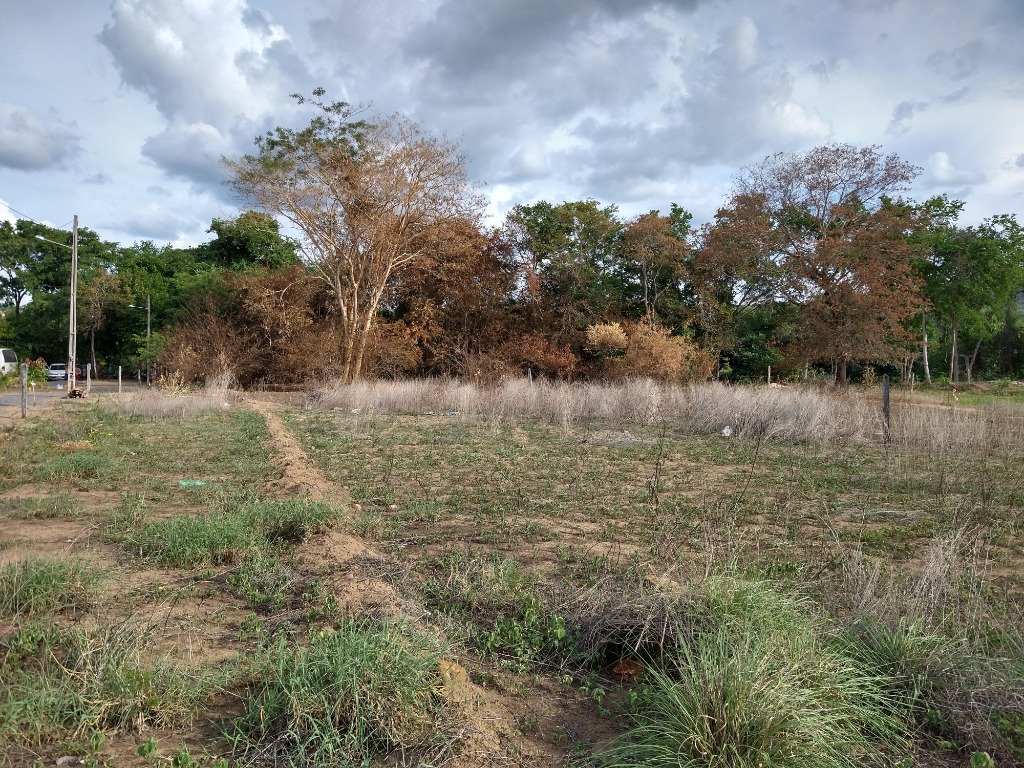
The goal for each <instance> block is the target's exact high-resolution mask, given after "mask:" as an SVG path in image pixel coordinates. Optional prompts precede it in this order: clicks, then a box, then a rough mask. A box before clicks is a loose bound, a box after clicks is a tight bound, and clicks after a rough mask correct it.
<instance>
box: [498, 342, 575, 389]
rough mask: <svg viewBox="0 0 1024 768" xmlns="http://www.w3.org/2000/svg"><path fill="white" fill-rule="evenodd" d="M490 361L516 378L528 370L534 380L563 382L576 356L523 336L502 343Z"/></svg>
mask: <svg viewBox="0 0 1024 768" xmlns="http://www.w3.org/2000/svg"><path fill="white" fill-rule="evenodd" d="M492 354H493V357H494V358H495V359H497V360H500V361H501V362H503V363H505V365H507V366H508V367H509V368H510V369H512V370H515V371H517V372H518V373H520V374H524V375H525V373H526V369H527V368H530V369H532V370H533V372H534V374H535V375H537V376H550V377H551V378H555V379H567V378H569V377H570V376H572V374H573V371H575V370H576V366H577V364H578V363H579V360H578V358H577V357H576V355H574V354H573V353H572V350H570V349H569V348H568V347H566V346H561V345H559V344H556V343H554V342H553V341H549V340H548V339H546V338H544V337H543V336H541V335H539V334H527V335H524V336H520V337H518V338H515V339H511V340H509V341H506V342H505V343H504V344H502V345H501V346H500V347H498V348H497V350H495V351H494V352H493V353H492Z"/></svg>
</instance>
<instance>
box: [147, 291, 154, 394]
mask: <svg viewBox="0 0 1024 768" xmlns="http://www.w3.org/2000/svg"><path fill="white" fill-rule="evenodd" d="M150 298H151V294H148V293H147V294H146V386H147V387H148V386H150V385H152V383H153V375H152V366H153V361H152V359H151V358H150V347H149V338H150Z"/></svg>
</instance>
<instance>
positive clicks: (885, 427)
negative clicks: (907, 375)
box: [882, 373, 890, 445]
mask: <svg viewBox="0 0 1024 768" xmlns="http://www.w3.org/2000/svg"><path fill="white" fill-rule="evenodd" d="M882 436H883V437H884V438H885V444H886V445H888V444H889V440H890V435H889V374H888V373H887V374H885V375H884V376H882Z"/></svg>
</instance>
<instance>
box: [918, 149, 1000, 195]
mask: <svg viewBox="0 0 1024 768" xmlns="http://www.w3.org/2000/svg"><path fill="white" fill-rule="evenodd" d="M983 181H985V174H984V173H982V172H980V171H974V170H961V169H958V168H956V167H955V166H954V165H953V161H952V160H950V157H949V155H948V154H947V153H946V152H934V153H932V154H931V155H929V156H928V161H927V162H926V163H925V182H926V183H928V184H930V185H932V186H935V187H966V186H973V185H975V184H980V183H981V182H983Z"/></svg>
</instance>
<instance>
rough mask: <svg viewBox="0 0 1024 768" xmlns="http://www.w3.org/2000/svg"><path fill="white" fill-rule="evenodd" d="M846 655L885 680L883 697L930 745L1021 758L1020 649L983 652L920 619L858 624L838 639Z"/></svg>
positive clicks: (1023, 658)
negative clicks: (1018, 728) (1018, 730)
mask: <svg viewBox="0 0 1024 768" xmlns="http://www.w3.org/2000/svg"><path fill="white" fill-rule="evenodd" d="M844 648H845V650H846V653H847V654H848V655H849V656H851V657H852V658H854V659H856V660H857V662H858V663H859V664H860V665H861V666H862V667H863V668H864V669H866V670H868V671H870V672H871V673H874V674H876V675H877V676H878V677H879V678H880V679H885V680H887V681H888V682H887V684H886V685H887V688H886V691H885V693H886V700H887V701H888V702H890V703H892V704H894V705H896V706H898V708H899V710H900V711H901V712H903V713H905V714H906V716H907V717H908V719H909V720H910V721H911V722H912V724H913V725H914V727H915V728H916V729H917V730H918V731H919V732H920V733H922V734H925V735H926V736H927V738H928V739H929V740H931V741H933V742H936V743H939V744H944V745H948V746H952V747H954V748H959V749H969V750H984V751H986V752H989V753H991V754H992V755H994V756H996V757H997V758H1001V759H1007V760H1012V759H1015V758H1021V757H1024V736H1022V735H1021V734H1015V733H1014V732H1013V729H1012V728H1010V729H1008V728H1006V727H1005V726H1006V724H1007V723H1009V724H1015V723H1016V724H1024V654H1021V648H1020V647H1019V645H1018V646H1017V647H1016V648H1014V647H1011V648H1009V649H1006V650H1008V653H1003V654H999V655H996V656H994V655H990V654H986V653H983V652H980V651H979V650H978V649H975V648H973V647H972V645H971V643H970V642H969V641H968V639H967V638H966V637H955V636H950V635H948V634H944V633H942V632H941V631H938V630H929V629H927V628H926V627H924V626H923V625H922V624H921V622H919V621H905V620H896V621H884V620H880V619H876V618H872V617H862V618H860V619H858V620H857V621H856V622H855V623H854V624H853V625H852V626H851V627H850V629H849V630H848V631H847V633H846V635H845V637H844Z"/></svg>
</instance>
